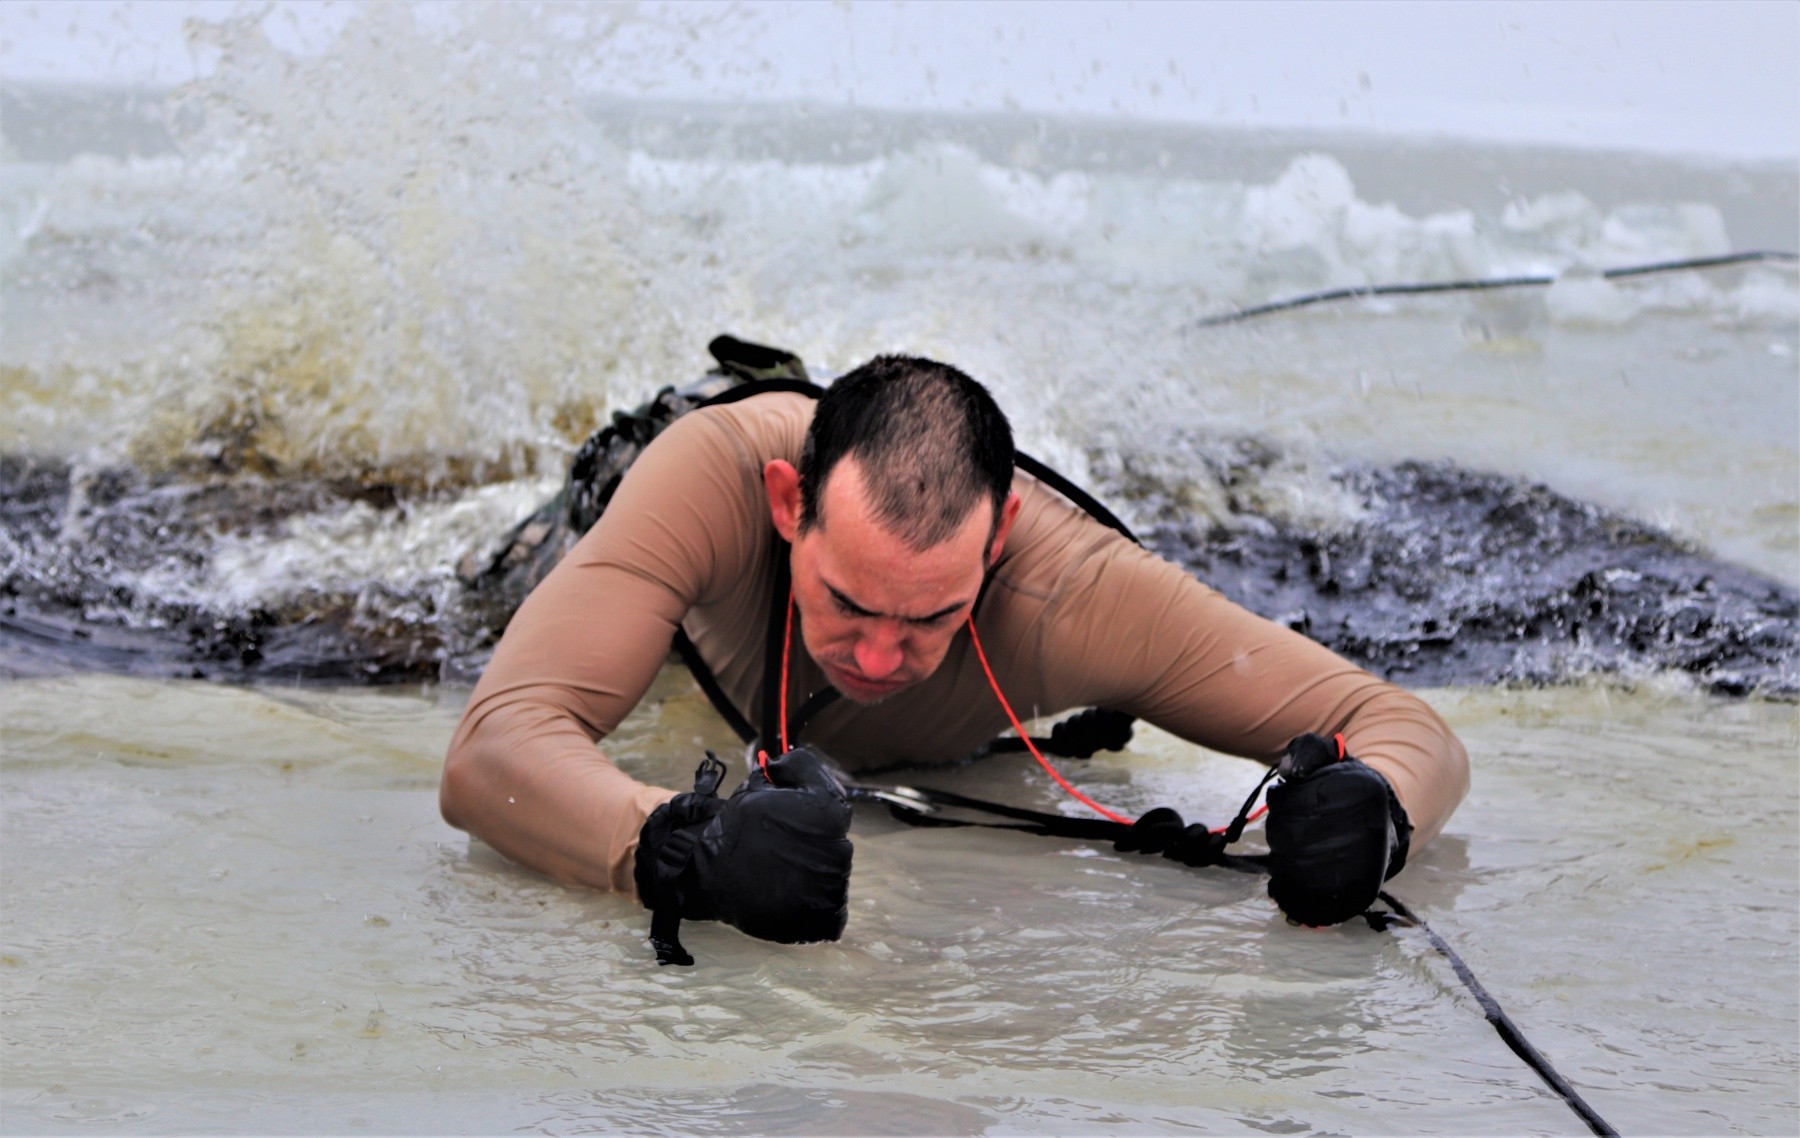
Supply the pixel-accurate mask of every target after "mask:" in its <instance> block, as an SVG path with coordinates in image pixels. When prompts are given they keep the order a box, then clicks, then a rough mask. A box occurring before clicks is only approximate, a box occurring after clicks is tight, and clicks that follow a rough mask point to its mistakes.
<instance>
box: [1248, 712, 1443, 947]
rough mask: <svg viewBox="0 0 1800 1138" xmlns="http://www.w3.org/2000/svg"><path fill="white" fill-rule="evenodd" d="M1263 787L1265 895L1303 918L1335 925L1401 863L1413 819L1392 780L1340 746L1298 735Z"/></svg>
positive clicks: (1368, 899) (1370, 897) (1365, 902)
mask: <svg viewBox="0 0 1800 1138" xmlns="http://www.w3.org/2000/svg"><path fill="white" fill-rule="evenodd" d="M1276 773H1278V774H1279V775H1280V776H1281V782H1280V783H1278V784H1277V785H1275V786H1274V787H1271V788H1270V790H1269V818H1268V821H1267V822H1266V823H1265V824H1264V832H1265V833H1266V835H1267V836H1268V840H1269V896H1270V897H1272V898H1274V901H1275V903H1276V904H1277V905H1279V906H1281V910H1282V912H1284V913H1286V914H1287V915H1288V916H1289V917H1292V918H1293V919H1294V920H1296V921H1299V922H1300V923H1301V924H1303V925H1335V924H1337V923H1339V922H1340V921H1347V920H1349V919H1350V918H1351V917H1354V916H1356V915H1357V914H1359V913H1361V912H1362V911H1363V910H1365V909H1367V908H1368V907H1369V906H1370V905H1372V904H1374V903H1375V896H1376V894H1377V893H1379V892H1380V891H1381V883H1382V882H1384V881H1386V880H1387V879H1388V878H1390V877H1392V876H1394V874H1396V873H1399V872H1400V870H1401V868H1402V867H1404V866H1405V865H1406V853H1407V849H1408V847H1409V846H1410V845H1411V843H1412V823H1411V822H1410V821H1408V820H1407V817H1406V811H1405V810H1404V809H1402V808H1401V806H1400V800H1399V799H1398V798H1396V797H1395V796H1394V788H1393V787H1391V786H1389V785H1388V781H1387V779H1385V778H1382V777H1381V775H1380V774H1379V773H1377V772H1376V771H1375V770H1374V769H1373V768H1371V767H1369V766H1366V765H1365V764H1363V763H1362V762H1360V761H1358V760H1356V759H1353V758H1350V757H1349V756H1347V755H1345V754H1344V752H1343V743H1342V741H1341V739H1339V740H1337V741H1333V740H1330V739H1325V738H1322V737H1320V736H1318V735H1311V734H1308V735H1301V736H1300V737H1298V738H1296V739H1295V740H1294V741H1293V742H1292V743H1289V744H1288V749H1287V755H1286V757H1285V758H1283V759H1282V760H1281V765H1280V766H1279V767H1278V768H1276Z"/></svg>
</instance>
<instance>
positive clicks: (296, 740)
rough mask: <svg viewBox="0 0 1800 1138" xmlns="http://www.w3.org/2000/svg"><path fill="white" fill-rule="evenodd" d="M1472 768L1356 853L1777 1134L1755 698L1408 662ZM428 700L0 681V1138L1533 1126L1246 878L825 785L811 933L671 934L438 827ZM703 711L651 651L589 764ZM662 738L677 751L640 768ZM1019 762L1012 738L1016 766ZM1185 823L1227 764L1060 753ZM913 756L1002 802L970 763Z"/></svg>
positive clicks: (1577, 1012)
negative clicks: (818, 913) (1461, 783)
mask: <svg viewBox="0 0 1800 1138" xmlns="http://www.w3.org/2000/svg"><path fill="white" fill-rule="evenodd" d="M1428 696H1429V698H1430V699H1431V700H1432V702H1433V703H1434V704H1435V705H1436V706H1438V707H1439V708H1440V709H1441V710H1442V711H1443V712H1444V713H1445V715H1446V716H1447V717H1448V719H1449V720H1450V722H1451V723H1452V725H1453V726H1454V727H1455V728H1456V729H1457V730H1458V732H1459V733H1460V734H1461V735H1462V737H1463V738H1464V740H1465V741H1466V742H1467V743H1468V745H1469V747H1470V750H1471V753H1472V754H1474V755H1475V756H1476V770H1477V781H1476V789H1475V792H1474V793H1473V794H1472V796H1471V797H1470V800H1469V801H1468V803H1467V804H1466V805H1465V806H1464V807H1463V808H1462V810H1461V811H1459V812H1458V814H1457V815H1456V818H1455V820H1454V821H1453V823H1452V824H1451V827H1450V829H1449V830H1448V831H1447V832H1446V833H1445V835H1444V836H1443V837H1442V838H1441V839H1440V840H1439V841H1437V842H1436V843H1434V844H1433V845H1432V846H1431V847H1430V848H1429V849H1427V850H1426V851H1425V852H1424V853H1422V854H1421V855H1420V856H1419V858H1418V859H1417V860H1416V861H1415V862H1413V863H1412V864H1411V865H1409V867H1408V868H1407V870H1406V872H1405V873H1404V874H1403V875H1402V876H1401V877H1399V878H1397V879H1396V880H1395V881H1394V882H1393V887H1394V889H1395V891H1396V892H1397V893H1399V894H1400V895H1401V896H1402V898H1403V899H1404V900H1406V901H1407V902H1408V903H1409V904H1410V905H1412V906H1413V907H1414V908H1415V909H1417V910H1419V911H1420V912H1422V913H1424V914H1427V915H1428V917H1427V919H1429V920H1430V921H1432V922H1433V925H1434V927H1435V928H1437V929H1438V930H1439V932H1440V933H1442V934H1443V935H1444V936H1445V937H1447V938H1448V939H1449V940H1450V941H1451V942H1452V943H1453V944H1454V945H1456V946H1457V947H1458V948H1459V950H1460V951H1461V952H1462V953H1463V955H1464V956H1465V957H1466V958H1467V960H1468V962H1469V964H1470V966H1471V967H1472V968H1473V969H1474V970H1475V971H1476V973H1477V975H1479V976H1480V977H1481V978H1482V979H1483V980H1484V981H1485V983H1486V984H1487V985H1488V987H1489V988H1490V990H1492V991H1493V992H1494V993H1496V994H1497V995H1498V997H1499V998H1500V999H1501V1000H1502V1001H1504V1003H1505V1005H1506V1007H1507V1008H1508V1009H1509V1011H1510V1013H1511V1014H1512V1015H1513V1017H1514V1019H1515V1020H1516V1021H1517V1022H1518V1023H1519V1024H1520V1025H1521V1027H1522V1028H1523V1029H1524V1030H1525V1031H1526V1033H1527V1035H1528V1036H1529V1037H1530V1038H1531V1039H1532V1040H1533V1041H1534V1042H1535V1043H1536V1045H1537V1046H1538V1047H1539V1048H1540V1049H1541V1050H1543V1051H1544V1052H1545V1053H1546V1054H1547V1055H1549V1056H1550V1057H1551V1058H1552V1060H1553V1061H1554V1062H1555V1063H1556V1064H1557V1065H1558V1067H1559V1069H1560V1070H1561V1071H1562V1072H1563V1073H1564V1074H1565V1076H1566V1077H1568V1078H1569V1079H1570V1080H1571V1081H1573V1082H1574V1083H1575V1084H1576V1085H1577V1086H1578V1087H1579V1088H1580V1089H1581V1090H1582V1093H1583V1094H1584V1096H1585V1097H1587V1098H1588V1100H1589V1101H1590V1102H1591V1103H1592V1104H1593V1105H1594V1106H1595V1107H1596V1108H1597V1109H1598V1110H1599V1111H1600V1112H1602V1114H1603V1115H1604V1116H1605V1117H1606V1118H1607V1119H1608V1120H1609V1121H1611V1122H1612V1123H1613V1124H1614V1125H1615V1126H1617V1127H1618V1128H1619V1129H1620V1130H1621V1132H1623V1133H1658V1134H1665V1133H1698V1134H1715V1133H1782V1132H1785V1131H1788V1130H1790V1129H1791V1128H1792V1126H1793V1124H1794V1121H1795V1118H1796V1114H1795V1111H1796V1109H1797V1107H1796V1102H1795V1096H1794V1079H1793V1077H1794V1067H1793V1062H1794V1051H1793V1047H1794V1036H1795V1031H1796V1027H1797V1017H1796V1006H1795V1004H1796V987H1795V984H1794V980H1795V956H1794V944H1795V937H1796V933H1797V932H1800V930H1797V929H1796V927H1795V926H1796V905H1797V903H1800V898H1797V897H1796V889H1795V881H1794V866H1795V864H1796V860H1795V859H1796V857H1800V850H1797V849H1796V834H1795V812H1794V801H1795V796H1796V794H1797V793H1800V786H1797V785H1796V770H1795V764H1794V761H1793V758H1794V753H1795V747H1796V745H1797V744H1800V738H1797V736H1796V723H1795V719H1794V715H1793V709H1792V707H1791V706H1786V705H1772V704H1767V703H1761V702H1756V701H1750V702H1741V703H1726V702H1721V701H1716V700H1708V699H1705V698H1703V697H1696V696H1692V695H1689V694H1685V693H1669V692H1658V691H1656V690H1650V689H1646V690H1641V691H1637V692H1633V693H1625V692H1621V691H1617V690H1612V689H1608V688H1606V687H1602V686H1581V687H1569V688H1562V689H1553V690H1546V691H1518V692H1504V691H1455V692H1452V691H1435V692H1431V693H1428ZM457 702H458V700H457V698H456V697H455V695H454V694H453V693H450V692H447V691H436V690H431V689H423V690H420V689H406V690H400V689H385V690H383V689H377V690H367V689H365V690H327V691H319V690H295V689H271V688H263V689H249V690H246V689H240V688H233V687H219V686H211V685H204V684H198V683H185V684H180V683H177V684H169V683H150V682H145V681H138V680H129V679H115V678H106V677H80V678H69V679H53V680H36V681H23V682H17V683H13V684H11V685H8V686H7V687H5V688H4V689H0V710H3V711H4V714H5V717H6V723H7V754H6V765H5V768H4V770H5V782H4V790H5V803H6V836H5V841H6V861H5V866H4V871H3V872H4V879H3V884H4V888H5V897H6V906H5V910H4V916H3V918H0V929H3V937H4V940H3V943H4V955H3V956H0V969H3V971H0V977H3V978H4V983H5V985H6V988H5V992H6V1001H5V1019H4V1024H5V1029H4V1030H5V1034H6V1043H7V1060H6V1066H5V1089H4V1099H3V1100H0V1101H3V1102H4V1106H5V1126H6V1128H7V1129H8V1130H9V1131H13V1132H27V1131H29V1132H40V1131H41V1132H57V1133H96V1132H133V1133H168V1132H194V1131H235V1132H243V1131H250V1132H261V1131H275V1132H313V1133H319V1132H335V1133H355V1132H368V1133H378V1132H393V1131H404V1132H418V1131H426V1132H445V1131H460V1130H474V1131H480V1132H501V1131H511V1130H539V1129H547V1130H550V1131H553V1132H567V1131H576V1130H594V1129H608V1130H623V1131H627V1132H633V1133H676V1134H681V1133H700V1134H713V1133H721V1134H722V1133H833V1134H849V1133H897V1134H908V1133H912V1134H973V1133H987V1132H994V1133H1028V1134H1030V1133H1045V1134H1063V1133H1159V1134H1160V1133H1174V1132H1182V1131H1194V1132H1206V1133H1217V1132H1250V1131H1261V1132H1265V1133H1314V1132H1317V1133H1389V1134H1393V1133H1458V1134H1527V1133H1545V1134H1554V1133H1573V1132H1578V1131H1579V1130H1580V1126H1579V1123H1578V1122H1576V1121H1575V1119H1574V1116H1573V1115H1571V1114H1570V1113H1569V1112H1568V1111H1567V1109H1566V1108H1565V1107H1564V1106H1563V1104H1562V1103H1561V1102H1560V1101H1559V1100H1557V1099H1555V1098H1554V1097H1552V1096H1551V1095H1550V1094H1549V1092H1547V1091H1545V1090H1544V1089H1543V1088H1542V1086H1541V1085H1540V1084H1539V1083H1538V1082H1537V1081H1536V1079H1535V1077H1534V1076H1533V1075H1532V1074H1531V1073H1530V1072H1529V1071H1528V1070H1527V1069H1525V1068H1524V1067H1523V1065H1522V1064H1520V1063H1519V1062H1518V1060H1516V1059H1515V1058H1514V1057H1513V1055H1512V1054H1511V1053H1510V1052H1509V1051H1507V1050H1506V1049H1505V1047H1504V1046H1503V1045H1502V1044H1501V1042H1500V1040H1499V1038H1498V1037H1497V1036H1496V1035H1495V1034H1494V1033H1493V1032H1492V1031H1491V1030H1490V1029H1489V1028H1488V1026H1487V1024H1486V1023H1485V1021H1483V1019H1482V1018H1481V1013H1480V1010H1479V1009H1478V1008H1477V1007H1476V1006H1475V1004H1474V1002H1473V1001H1472V1000H1470V999H1469V998H1468V997H1467V995H1466V994H1465V993H1464V992H1463V990H1462V988H1461V987H1460V985H1459V984H1458V983H1457V982H1456V979H1455V977H1454V975H1453V974H1452V973H1451V971H1450V969H1449V968H1448V966H1447V965H1446V964H1445V963H1444V962H1443V961H1442V960H1441V959H1440V958H1438V957H1437V956H1435V954H1433V953H1432V952H1431V951H1430V949H1429V946H1427V945H1426V944H1424V943H1423V942H1422V940H1421V939H1420V938H1419V936H1418V934H1417V933H1412V932H1401V933H1399V934H1394V933H1377V932H1373V931H1370V930H1369V929H1367V928H1364V927H1362V926H1360V925H1358V926H1357V927H1344V928H1339V929H1335V930H1331V931H1328V932H1311V931H1302V930H1298V929H1294V928H1291V927H1289V926H1288V925H1287V924H1285V923H1284V922H1283V921H1282V920H1281V919H1280V918H1279V916H1277V915H1276V914H1275V913H1274V912H1273V910H1272V908H1271V906H1270V905H1269V903H1268V901H1267V899H1266V898H1265V897H1264V896H1263V895H1262V879H1261V878H1257V877H1250V876H1244V875H1238V874H1232V873H1228V872H1224V871H1217V870H1215V871H1193V870H1186V869H1183V868H1181V867H1178V866H1174V865H1171V864H1168V863H1165V862H1162V861H1160V860H1150V861H1144V860H1140V859H1136V858H1134V857H1132V856H1129V855H1122V854H1115V853H1113V852H1112V851H1111V850H1110V849H1108V848H1104V847H1089V846H1083V845H1081V844H1079V843H1063V842H1051V841H1047V840H1045V839H1037V838H1030V837H1025V836H1020V835H1007V834H997V833H982V832H971V831H933V832H930V833H929V834H927V833H923V832H920V831H915V830H911V829H908V828H905V827H902V826H900V825H899V824H898V823H895V822H893V821H891V820H889V819H888V818H886V816H885V815H884V814H881V813H879V812H870V811H868V810H866V809H865V810H863V811H861V812H859V814H858V817H857V819H856V823H855V826H854V828H853V830H852V837H853V838H854V839H855V841H856V873H855V877H854V882H853V889H852V913H851V918H850V923H849V927H848V930H847V932H846V934H845V936H844V939H843V940H842V941H841V942H840V943H838V944H834V945H824V946H816V947H808V948H802V949H773V948H771V947H770V946H768V945H765V944H762V943H760V942H756V941H752V940H750V939H748V938H746V937H743V936H741V935H739V934H737V933H736V932H735V931H733V930H730V929H726V928H722V927H718V926H712V925H690V926H689V927H688V928H687V929H684V934H685V940H686V942H687V945H688V947H689V948H690V949H691V950H692V951H693V952H694V953H695V954H696V955H697V956H698V957H699V959H700V961H701V964H700V965H699V966H698V967H696V968H694V969H691V970H677V969H658V968H657V967H656V966H655V964H654V962H653V958H652V957H651V955H650V953H649V951H648V949H647V947H646V944H645V941H644V936H645V931H646V928H647V921H646V916H645V914H644V913H643V912H642V911H641V910H640V909H638V908H637V907H636V905H635V904H634V903H631V902H628V901H625V900H622V899H620V898H617V897H613V896H608V895H597V894H593V893H586V892H579V891H575V890H570V889H565V888H562V887H559V886H556V885H553V884H550V883H547V882H545V881H544V880H542V879H540V878H537V877H535V876H534V875H532V874H529V873H526V872H522V871H520V870H518V869H515V868H513V867H511V866H510V865H508V864H506V863H505V862H503V861H502V860H501V859H499V858H498V857H497V856H496V855H494V854H493V853H491V852H488V851H486V850H484V849H482V848H480V847H479V846H476V847H474V848H471V846H470V843H469V842H468V840H467V839H466V838H465V837H464V836H463V835H461V834H458V833H457V832H456V831H454V830H451V829H450V828H448V827H447V826H445V825H444V824H443V823H442V822H441V821H440V820H439V819H438V818H437V815H436V806H435V797H434V788H435V784H436V778H437V770H438V764H439V755H440V752H441V751H442V749H443V747H444V745H445V743H446V742H447V741H448V738H449V735H450V731H451V729H452V726H453V723H454V720H455V717H456V712H457ZM729 742H730V736H729V733H728V732H725V731H723V730H722V729H721V728H720V727H719V726H718V725H717V723H716V722H715V721H714V720H713V718H712V717H711V715H710V712H708V710H707V709H706V706H705V703H704V700H703V699H702V698H701V697H699V696H698V695H697V694H695V693H694V692H693V691H692V690H691V686H690V685H689V684H688V682H687V681H686V679H685V677H683V676H680V675H678V674H666V675H665V676H664V677H663V679H662V681H661V682H660V683H659V684H658V686H657V688H656V690H655V691H654V692H653V698H652V700H651V701H650V702H649V703H647V704H646V705H645V706H644V707H643V708H641V709H640V711H639V713H638V714H637V715H636V716H635V717H634V718H633V720H632V721H631V722H630V723H629V724H628V725H627V727H626V728H625V729H624V730H623V731H622V732H621V735H620V737H619V738H618V740H617V741H616V742H615V743H614V744H613V747H612V750H613V753H614V754H616V755H618V756H619V758H620V761H621V762H622V763H623V764H624V765H626V766H627V768H628V769H630V770H632V771H633V772H634V773H636V774H638V775H639V776H640V777H644V778H652V779H669V780H673V779H677V778H680V777H682V776H683V775H684V774H686V773H687V771H686V770H685V769H684V768H685V767H686V766H687V756H691V755H692V754H694V753H696V751H697V749H698V747H699V746H700V745H702V744H703V743H706V744H711V745H714V746H721V747H722V746H726V745H728V744H729ZM676 756H680V757H679V758H678V757H676ZM1025 762H1026V763H1029V759H1026V760H1025ZM1076 777H1077V778H1078V779H1079V781H1080V782H1081V784H1082V785H1083V786H1084V787H1085V788H1086V789H1087V790H1088V791H1089V792H1090V793H1093V794H1099V795H1103V796H1104V797H1105V798H1106V800H1108V801H1110V802H1112V803H1113V804H1115V805H1117V806H1122V807H1128V808H1130V809H1134V810H1135V809H1139V808H1147V807H1149V806H1151V805H1154V804H1157V803H1164V802H1171V801H1173V802H1178V803H1179V804H1180V805H1181V807H1182V808H1183V809H1184V810H1193V811H1199V812H1204V813H1205V814H1207V815H1209V816H1215V817H1220V818H1223V817H1225V816H1227V815H1228V814H1229V813H1230V811H1231V810H1232V809H1233V808H1234V807H1235V804H1236V802H1237V801H1238V800H1239V799H1240V798H1241V797H1242V795H1243V793H1244V792H1245V790H1246V789H1247V787H1248V786H1249V785H1251V784H1252V783H1253V782H1254V781H1255V778H1256V777H1257V770H1256V768H1254V767H1253V765H1252V764H1249V763H1246V762H1243V761H1241V760H1235V759H1229V758H1225V757H1221V756H1211V755H1205V754H1196V753H1195V752H1194V751H1193V749H1192V748H1190V747H1187V746H1186V745H1183V744H1180V743H1179V742H1177V741H1175V740H1173V739H1171V738H1169V737H1167V736H1159V735H1155V734H1154V733H1145V734H1144V735H1142V736H1140V741H1139V742H1138V743H1137V744H1135V745H1134V746H1133V748H1132V751H1131V753H1129V754H1127V755H1123V756H1113V757H1108V758H1105V759H1101V760H1095V761H1093V762H1091V763H1090V764H1087V765H1084V766H1082V767H1081V768H1080V770H1079V771H1078V772H1077V773H1076ZM931 778H932V780H933V781H934V783H935V784H936V785H942V786H949V787H954V788H956V789H960V790H963V791H965V792H970V793H977V794H986V795H997V796H1004V797H1006V798H1008V799H1009V800H1012V801H1019V802H1025V803H1030V804H1032V805H1036V806H1039V807H1050V808H1054V806H1053V805H1052V799H1051V792H1050V791H1046V790H1045V789H1044V788H1043V787H1042V785H1041V780H1040V779H1034V778H1033V777H1032V776H1031V775H1030V774H1029V773H1028V772H1027V770H1026V769H1025V766H1024V765H1022V764H1020V763H1018V762H1015V761H1011V760H1004V761H1003V760H995V761H994V762H993V763H990V764H984V765H982V766H981V767H977V768H975V769H964V770H961V771H957V772H954V773H943V772H938V773H934V774H933V775H932V776H931Z"/></svg>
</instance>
